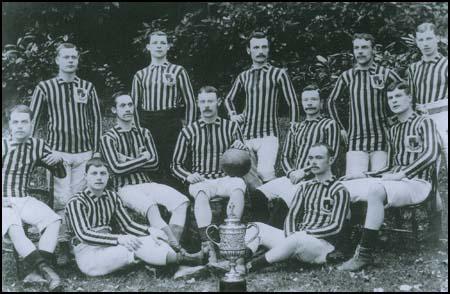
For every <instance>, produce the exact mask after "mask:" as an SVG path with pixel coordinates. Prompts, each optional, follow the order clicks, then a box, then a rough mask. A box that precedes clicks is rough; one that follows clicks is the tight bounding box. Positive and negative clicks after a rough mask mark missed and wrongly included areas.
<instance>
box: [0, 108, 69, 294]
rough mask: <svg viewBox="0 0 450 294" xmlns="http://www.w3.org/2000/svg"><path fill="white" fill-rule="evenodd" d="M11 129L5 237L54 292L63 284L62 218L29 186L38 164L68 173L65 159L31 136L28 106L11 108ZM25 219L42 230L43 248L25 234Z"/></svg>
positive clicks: (5, 161)
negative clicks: (58, 262) (58, 263)
mask: <svg viewBox="0 0 450 294" xmlns="http://www.w3.org/2000/svg"><path fill="white" fill-rule="evenodd" d="M9 129H10V134H11V137H10V138H9V139H6V138H3V140H2V191H3V192H2V237H4V236H5V234H6V233H8V235H9V237H10V238H11V240H12V243H13V245H14V248H15V249H16V251H17V253H18V254H19V255H20V256H21V257H23V258H24V262H25V264H26V265H27V266H28V267H29V269H31V270H32V272H31V274H30V275H29V276H28V277H31V276H32V275H33V276H36V275H37V274H38V273H39V274H42V275H43V276H44V277H45V278H46V280H48V282H49V289H50V290H51V291H53V290H56V289H59V288H60V287H61V281H60V278H59V276H58V274H57V273H56V272H55V271H54V269H53V265H54V254H53V253H54V251H55V248H56V244H57V242H58V241H57V238H58V232H59V227H60V225H61V217H60V216H58V215H57V214H56V213H55V212H54V211H53V210H52V209H50V207H48V206H47V205H46V204H45V203H43V202H41V201H39V200H37V199H36V198H34V197H32V196H31V195H29V194H28V193H27V191H26V188H27V186H28V184H29V181H30V178H31V175H32V173H33V170H34V168H35V166H36V165H43V166H44V167H46V168H47V169H49V170H50V171H52V173H53V174H54V175H55V176H57V177H60V178H63V177H65V176H66V174H65V169H64V165H63V162H62V158H61V157H60V156H58V155H56V153H52V151H51V150H50V147H49V146H48V145H47V143H45V142H44V140H41V139H36V138H32V137H30V135H31V110H30V108H29V107H28V106H25V105H17V106H16V107H14V108H13V109H12V110H11V112H10V114H9ZM22 222H25V223H27V224H30V225H33V226H36V227H37V228H38V229H39V231H40V233H41V238H40V240H39V246H38V247H39V249H37V248H36V246H35V245H34V244H33V242H31V240H30V239H28V238H27V236H26V235H25V232H24V229H23V227H22ZM28 277H26V278H25V279H28Z"/></svg>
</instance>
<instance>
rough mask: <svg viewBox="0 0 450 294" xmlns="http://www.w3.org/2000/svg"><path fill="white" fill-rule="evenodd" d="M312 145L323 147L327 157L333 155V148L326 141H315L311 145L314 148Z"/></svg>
mask: <svg viewBox="0 0 450 294" xmlns="http://www.w3.org/2000/svg"><path fill="white" fill-rule="evenodd" d="M314 147H325V148H326V149H327V155H328V158H330V157H334V150H333V148H331V146H330V145H328V144H327V143H316V144H314V145H312V146H311V148H314ZM311 148H309V150H311Z"/></svg>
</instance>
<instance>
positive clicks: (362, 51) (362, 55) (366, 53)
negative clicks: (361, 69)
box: [353, 39, 373, 65]
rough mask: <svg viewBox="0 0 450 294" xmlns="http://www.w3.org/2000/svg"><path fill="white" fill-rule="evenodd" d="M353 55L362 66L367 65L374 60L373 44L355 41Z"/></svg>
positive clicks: (362, 40)
mask: <svg viewBox="0 0 450 294" xmlns="http://www.w3.org/2000/svg"><path fill="white" fill-rule="evenodd" d="M353 55H354V56H355V59H356V62H357V63H358V64H360V65H367V64H368V63H369V62H370V61H371V60H372V58H373V48H372V42H371V41H369V40H364V39H355V40H353Z"/></svg>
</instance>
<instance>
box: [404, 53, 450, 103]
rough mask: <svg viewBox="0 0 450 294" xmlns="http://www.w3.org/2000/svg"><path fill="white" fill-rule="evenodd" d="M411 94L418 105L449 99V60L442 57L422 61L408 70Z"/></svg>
mask: <svg viewBox="0 0 450 294" xmlns="http://www.w3.org/2000/svg"><path fill="white" fill-rule="evenodd" d="M408 82H409V86H410V88H411V94H412V96H413V97H414V100H415V102H416V103H418V104H427V103H431V102H435V101H438V100H442V99H448V59H447V57H444V56H442V55H438V56H436V58H434V59H433V60H431V61H425V60H423V58H422V60H420V61H418V62H416V63H413V64H411V65H410V66H409V68H408Z"/></svg>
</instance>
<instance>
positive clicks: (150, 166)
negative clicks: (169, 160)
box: [101, 125, 158, 188]
mask: <svg viewBox="0 0 450 294" xmlns="http://www.w3.org/2000/svg"><path fill="white" fill-rule="evenodd" d="M140 130H141V131H140V132H139V130H138V129H137V127H135V126H133V127H132V128H131V130H129V131H124V130H123V129H122V128H121V127H120V126H118V125H116V126H114V127H113V128H112V129H110V130H109V131H107V132H106V133H105V134H104V135H103V136H102V139H101V141H102V142H101V150H102V154H103V158H104V159H105V160H106V162H107V163H108V165H109V168H110V170H111V171H112V173H113V174H114V177H113V179H114V187H116V188H120V187H122V186H125V185H136V184H142V183H150V182H151V180H150V177H149V176H148V175H147V171H149V170H154V169H156V168H157V166H158V154H157V152H156V147H155V143H154V142H153V138H152V135H151V133H150V131H149V130H148V129H145V128H142V127H141V128H140ZM143 147H144V148H145V149H146V150H147V151H148V152H149V153H150V155H151V156H152V157H151V158H150V159H149V160H147V159H145V158H144V157H140V156H139V154H140V153H141V151H140V150H141V149H142V148H143Z"/></svg>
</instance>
